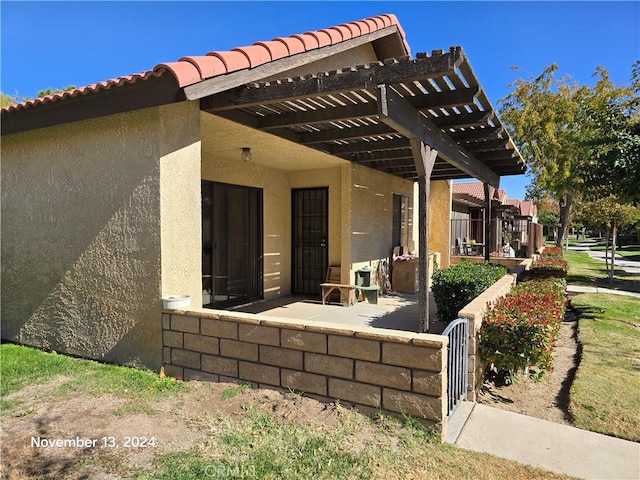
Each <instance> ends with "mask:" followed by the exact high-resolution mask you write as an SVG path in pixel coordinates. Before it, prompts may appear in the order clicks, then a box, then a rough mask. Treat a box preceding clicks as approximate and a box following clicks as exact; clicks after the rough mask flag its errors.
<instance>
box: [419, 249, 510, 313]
mask: <svg viewBox="0 0 640 480" xmlns="http://www.w3.org/2000/svg"><path fill="white" fill-rule="evenodd" d="M506 273H507V269H506V268H505V267H503V266H502V265H495V264H492V263H471V262H469V261H467V260H463V261H462V262H461V263H459V264H458V265H454V266H451V267H448V268H443V269H441V270H438V271H436V272H435V273H434V274H433V277H432V286H431V292H432V293H433V297H434V299H435V301H436V305H437V306H438V318H440V320H441V321H443V322H445V323H449V322H452V321H453V320H455V319H456V318H458V312H459V311H460V310H461V309H462V308H463V307H464V306H465V305H467V304H468V303H469V302H471V300H473V299H474V298H476V297H477V296H478V295H480V294H481V293H482V292H484V291H485V290H486V289H487V288H489V287H490V286H491V285H493V284H494V283H496V282H497V281H498V280H500V279H501V278H502V277H503V276H504V275H505V274H506Z"/></svg>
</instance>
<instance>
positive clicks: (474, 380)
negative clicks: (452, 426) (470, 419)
mask: <svg viewBox="0 0 640 480" xmlns="http://www.w3.org/2000/svg"><path fill="white" fill-rule="evenodd" d="M521 261H522V260H521ZM529 262H530V261H529ZM516 276H517V275H516V274H515V273H510V274H507V275H505V276H504V277H502V278H501V279H500V280H498V281H497V282H496V283H494V284H493V285H491V286H490V287H489V288H488V289H486V290H485V291H484V292H482V293H481V294H480V295H479V296H477V297H476V298H475V299H473V300H472V301H471V302H470V303H469V304H467V305H466V306H465V307H464V308H463V309H462V310H460V311H459V312H458V317H459V318H468V319H469V370H468V375H469V376H468V385H469V387H468V392H467V400H469V401H471V402H475V401H476V399H477V394H478V390H479V389H480V387H481V386H482V382H483V381H484V367H485V366H484V365H483V364H482V361H481V360H480V356H479V354H478V343H479V341H480V338H479V333H480V327H481V326H482V319H483V318H484V314H485V313H486V312H487V308H488V305H495V303H496V302H497V301H498V299H500V298H502V297H504V296H505V295H506V294H507V293H509V292H510V291H511V289H512V288H513V286H514V285H515V284H516Z"/></svg>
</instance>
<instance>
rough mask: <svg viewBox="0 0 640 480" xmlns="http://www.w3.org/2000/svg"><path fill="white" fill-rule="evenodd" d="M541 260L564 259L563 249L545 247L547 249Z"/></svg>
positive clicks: (541, 255)
mask: <svg viewBox="0 0 640 480" xmlns="http://www.w3.org/2000/svg"><path fill="white" fill-rule="evenodd" d="M540 258H545V259H549V258H553V259H561V258H562V248H561V247H545V249H544V250H543V251H542V253H541V254H540Z"/></svg>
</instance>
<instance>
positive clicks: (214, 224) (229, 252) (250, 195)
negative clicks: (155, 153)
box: [202, 181, 263, 308]
mask: <svg viewBox="0 0 640 480" xmlns="http://www.w3.org/2000/svg"><path fill="white" fill-rule="evenodd" d="M262 250H263V247H262V190H261V189H258V188H250V187H242V186H239V185H228V184H223V183H214V182H209V181H203V182H202V290H203V304H204V306H205V307H215V308H224V307H227V306H232V305H237V304H240V303H245V302H248V301H252V300H257V299H260V298H262V295H263V265H262V263H263V262H262V256H263V254H262Z"/></svg>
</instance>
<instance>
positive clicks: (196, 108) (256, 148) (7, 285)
mask: <svg viewBox="0 0 640 480" xmlns="http://www.w3.org/2000/svg"><path fill="white" fill-rule="evenodd" d="M388 59H392V60H388ZM1 114H2V152H1V153H2V338H4V339H7V340H11V341H15V342H20V343H23V344H27V345H34V346H37V347H42V348H51V349H55V350H57V351H60V352H66V353H70V354H75V355H80V356H84V357H89V358H95V359H100V360H104V361H109V362H116V363H120V364H129V365H136V366H144V367H148V368H156V369H157V368H159V367H160V365H161V363H162V338H161V335H162V326H161V312H162V301H161V298H162V297H163V296H167V295H170V294H188V295H190V296H191V298H192V305H194V306H196V307H199V306H207V307H211V308H225V306H227V305H229V304H232V303H234V302H240V301H242V302H245V301H254V300H259V299H272V298H277V297H279V296H283V295H291V294H305V295H318V294H319V283H320V282H322V281H323V280H324V278H325V275H326V271H327V267H328V266H329V265H340V266H341V272H342V279H341V281H342V282H343V283H353V281H354V280H353V277H354V272H355V271H356V270H357V269H359V268H361V267H363V266H370V267H372V268H375V267H376V265H377V263H378V262H379V261H381V260H384V259H387V258H389V256H390V252H391V251H392V248H393V247H394V246H396V245H397V244H400V245H408V244H411V243H413V244H415V245H416V246H417V247H416V249H418V248H421V249H422V254H423V256H424V257H426V252H427V251H437V252H441V254H442V263H443V265H447V264H448V255H449V251H450V247H449V246H450V243H451V240H450V205H451V182H450V179H453V178H464V177H469V176H472V177H474V176H475V177H476V178H480V179H481V180H482V181H483V182H485V183H492V184H495V185H496V186H497V183H498V180H499V176H500V175H504V174H516V173H521V172H522V171H523V168H524V167H523V163H522V159H521V158H520V156H519V154H518V153H517V150H516V149H515V147H514V146H513V143H512V142H511V140H510V139H509V137H508V135H507V134H506V132H505V130H504V128H503V126H502V124H501V123H500V120H499V119H498V118H497V116H496V115H495V112H494V111H493V108H492V106H491V104H490V103H489V102H488V100H487V99H486V96H485V95H484V92H483V91H482V89H481V88H480V86H479V84H478V82H477V79H476V78H475V75H474V73H473V70H472V69H471V67H470V65H469V63H468V60H467V58H466V56H465V54H464V52H463V51H462V49H461V48H459V47H456V48H452V49H451V50H450V51H449V52H443V51H434V52H433V53H432V54H431V55H426V54H419V55H418V56H417V58H411V56H410V50H409V46H408V43H407V41H406V38H405V35H404V32H403V30H402V28H401V26H400V24H399V23H398V20H397V19H396V18H395V16H393V15H380V16H378V17H374V18H368V19H364V20H361V21H358V22H351V23H347V24H344V25H340V26H336V27H331V28H327V29H322V30H318V31H314V32H307V33H304V34H300V35H292V36H289V37H281V38H277V39H274V40H271V41H266V42H257V43H256V44H254V45H251V46H247V47H239V48H237V49H233V50H232V51H226V52H219V51H213V52H209V53H208V54H207V55H203V56H187V57H183V58H182V59H180V60H179V61H177V62H172V63H161V64H159V65H157V66H156V67H155V68H154V69H153V70H151V71H148V72H143V73H140V74H135V75H130V76H127V77H121V78H117V79H112V80H109V81H106V82H102V83H98V84H95V85H91V86H88V87H85V88H80V89H76V90H73V91H70V92H65V93H63V94H54V95H50V96H48V97H45V98H40V99H36V100H33V101H28V102H24V103H21V104H19V105H13V106H10V107H7V108H3V109H2V112H1ZM429 180H430V181H429ZM420 195H422V197H421V196H420ZM427 206H428V207H427ZM421 210H422V216H420V215H419V213H420V211H421ZM426 219H428V220H426ZM429 225H431V228H429ZM425 290H426V289H425Z"/></svg>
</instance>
